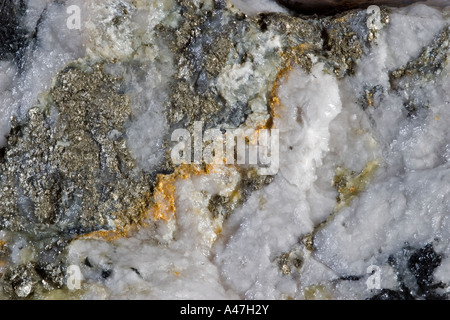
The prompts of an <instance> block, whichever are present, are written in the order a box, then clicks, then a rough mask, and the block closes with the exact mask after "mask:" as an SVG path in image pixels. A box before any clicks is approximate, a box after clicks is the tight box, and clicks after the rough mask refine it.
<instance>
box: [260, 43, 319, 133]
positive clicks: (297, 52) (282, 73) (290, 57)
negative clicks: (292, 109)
mask: <svg viewBox="0 0 450 320" xmlns="http://www.w3.org/2000/svg"><path fill="white" fill-rule="evenodd" d="M313 49H314V48H313V47H312V46H311V45H310V44H307V43H304V44H299V45H298V46H296V47H293V48H290V49H289V50H287V51H285V52H283V53H281V57H282V58H283V60H284V68H278V74H277V76H276V78H275V81H274V82H273V86H272V90H271V91H270V94H269V107H270V108H269V113H270V119H269V120H268V121H267V123H266V124H265V128H268V129H272V128H274V119H275V118H279V117H280V115H279V113H277V110H280V109H283V108H285V107H284V106H283V105H282V103H281V101H280V98H279V96H278V90H279V89H280V87H281V84H282V83H283V82H285V81H286V80H287V79H289V73H290V72H291V71H292V69H293V68H294V66H296V65H300V64H301V61H300V58H302V57H303V58H304V57H305V55H306V54H307V53H308V52H313ZM262 129H263V128H262Z"/></svg>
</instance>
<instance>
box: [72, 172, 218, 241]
mask: <svg viewBox="0 0 450 320" xmlns="http://www.w3.org/2000/svg"><path fill="white" fill-rule="evenodd" d="M222 168H223V165H219V166H218V165H212V164H211V165H206V166H200V165H189V164H183V165H180V166H179V167H177V168H175V171H174V172H173V173H172V174H169V175H164V174H160V175H158V176H157V183H156V187H155V190H154V193H153V197H152V196H151V195H150V194H148V195H146V199H141V200H140V201H138V202H137V204H136V206H135V207H134V208H132V209H130V211H132V212H134V213H136V214H137V218H136V219H133V221H130V222H129V223H126V224H124V223H123V222H120V221H119V220H116V221H114V223H115V224H116V229H115V230H100V231H94V232H91V233H89V234H86V235H82V236H79V237H77V238H76V239H93V240H106V241H114V240H117V239H119V238H126V237H129V236H130V235H131V234H132V233H133V232H135V231H137V230H138V228H139V227H145V226H147V223H146V222H145V221H146V220H147V219H149V218H153V220H154V221H161V220H162V221H166V222H168V221H170V220H172V219H174V218H175V213H176V205H175V191H176V188H175V182H176V181H177V180H179V179H183V180H185V179H190V178H192V177H194V176H201V175H208V174H212V173H220V172H223V169H222Z"/></svg>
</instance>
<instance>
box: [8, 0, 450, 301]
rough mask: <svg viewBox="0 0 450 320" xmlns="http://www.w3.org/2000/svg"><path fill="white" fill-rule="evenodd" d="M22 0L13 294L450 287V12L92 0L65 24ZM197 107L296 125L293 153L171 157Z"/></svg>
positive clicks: (220, 124) (11, 40) (172, 294)
mask: <svg viewBox="0 0 450 320" xmlns="http://www.w3.org/2000/svg"><path fill="white" fill-rule="evenodd" d="M233 2H234V3H236V5H238V4H240V5H243V2H242V1H233ZM5 3H6V7H5V8H6V9H5V10H2V11H1V17H2V18H4V20H2V21H5V22H4V23H1V26H2V29H0V40H3V41H2V43H4V44H5V45H3V46H2V47H0V60H1V62H0V88H2V89H3V90H2V92H0V98H1V99H2V102H4V105H1V106H0V108H3V109H1V110H2V114H1V115H0V123H1V124H4V125H2V127H1V128H0V129H1V130H0V134H2V136H1V137H0V138H2V139H3V133H5V137H4V138H5V143H3V142H2V141H0V147H1V149H0V198H1V201H0V273H1V274H2V278H1V282H2V287H3V293H2V294H3V296H2V297H4V298H13V299H21V298H36V299H46V298H55V297H56V298H105V299H108V298H166V299H167V298H191V299H203V298H207V299H211V298H243V299H285V298H286V299H287V298H294V299H315V298H327V299H338V298H347V299H355V298H356V299H359V298H373V299H431V298H447V293H445V292H444V291H445V290H446V289H447V288H448V287H449V286H450V276H449V274H450V273H449V272H448V268H450V267H449V266H450V264H449V261H448V258H447V256H448V252H450V251H449V249H448V248H449V244H448V231H446V226H447V223H448V222H447V220H446V218H445V214H446V212H448V203H449V202H448V190H447V188H448V187H447V184H446V181H447V177H448V160H449V159H450V156H449V154H450V153H449V152H450V151H449V148H448V139H449V137H450V134H449V133H448V129H447V127H446V126H445V121H446V119H447V118H448V117H449V112H448V108H447V107H448V106H447V105H448V100H449V99H448V93H447V91H448V90H446V88H447V87H448V83H449V80H448V79H449V70H448V52H449V26H448V25H449V13H448V11H445V10H437V9H432V8H430V7H427V6H424V5H422V6H413V7H409V8H405V9H393V8H388V7H381V8H380V10H379V12H375V11H374V12H367V11H366V10H354V11H348V12H344V13H340V14H338V15H335V16H322V17H317V16H315V17H308V18H307V17H304V16H303V15H301V16H296V15H294V14H290V13H288V12H286V11H285V12H283V10H281V9H280V10H278V9H279V7H277V6H275V4H274V3H272V4H271V5H268V4H267V3H265V4H264V5H263V7H264V8H274V10H275V8H277V11H281V12H267V10H264V11H266V12H264V13H261V14H255V10H256V9H255V8H256V7H255V4H254V3H253V4H251V2H250V1H247V2H246V6H244V7H246V9H247V10H249V11H248V12H253V13H252V14H248V15H247V14H245V13H244V12H242V11H240V10H238V9H236V8H234V7H233V6H232V5H231V4H230V3H229V2H227V1H222V0H214V1H213V0H195V1H194V0H177V1H175V0H165V1H156V0H139V1H131V0H120V1H113V0H102V1H98V2H88V1H81V0H79V1H77V2H76V4H77V5H79V6H80V8H81V12H82V17H83V19H82V20H83V32H80V31H77V30H64V31H62V34H66V33H67V35H68V36H67V40H66V39H65V38H64V37H63V36H61V37H60V38H58V39H57V40H58V41H55V37H56V35H57V34H58V33H57V32H54V31H52V30H55V29H52V28H56V29H57V28H58V27H57V26H60V28H66V24H65V23H66V21H65V19H64V18H61V17H64V14H65V9H66V7H65V6H64V5H63V4H61V3H60V2H58V1H55V2H53V1H41V2H31V1H29V2H26V1H7V2H5ZM24 8H28V10H25V9H24ZM256 11H257V10H256ZM269 11H270V10H269ZM374 19H375V20H374ZM55 26H56V27H55ZM33 30H34V31H33ZM69 35H70V36H73V37H70V36H69ZM74 39H75V40H76V41H74ZM404 39H405V40H404ZM403 40H404V41H403ZM52 43H58V44H59V46H58V47H57V48H55V49H49V48H51V47H52V45H51V44H52ZM49 52H51V53H53V54H54V55H55V56H56V57H57V58H58V59H56V60H55V62H52V61H53V60H52V59H51V57H50V58H48V56H49ZM39 61H43V62H42V63H43V64H46V68H41V67H40V65H39V64H38V62H39ZM68 61H71V62H69V63H68V64H67V62H68ZM51 70H53V71H51ZM49 74H50V75H51V76H49ZM35 79H42V83H40V82H39V83H38V82H37V81H36V80H35ZM50 79H51V80H50ZM27 90H30V92H31V93H30V94H27ZM36 90H38V91H39V92H40V94H39V95H38V94H36V92H34V91H36ZM12 102H14V103H12ZM11 115H12V116H13V117H12V118H11V117H10V116H11ZM198 122H201V129H203V130H205V129H219V132H222V133H224V132H226V131H227V130H229V129H237V128H239V129H242V132H254V131H252V130H255V129H256V130H261V129H265V130H266V129H276V130H279V140H280V141H279V142H280V147H279V154H276V155H277V156H279V159H278V160H279V172H278V173H277V174H276V175H273V176H261V175H259V174H258V170H257V169H258V166H257V165H256V164H245V165H237V164H227V165H224V164H214V165H211V164H209V163H206V161H204V162H201V163H197V164H189V163H187V164H186V163H185V164H181V165H176V164H174V163H173V162H172V159H171V150H172V148H173V147H174V145H175V143H176V142H178V141H172V138H171V135H172V133H173V132H174V131H175V130H176V129H186V130H188V131H189V132H191V133H192V131H193V130H195V128H196V123H198ZM9 127H11V130H9ZM7 132H9V133H7ZM194 140H195V139H194ZM255 140H257V139H255V136H253V135H252V134H250V136H247V137H246V139H245V140H244V141H245V144H246V145H247V146H251V145H254V144H255ZM194 143H195V141H194ZM227 143H229V142H227ZM200 146H201V147H202V148H204V147H207V146H210V143H209V142H208V141H202V142H201V144H200ZM183 152H185V151H183ZM186 152H189V151H186ZM194 153H195V151H194ZM235 160H237V157H236V159H235ZM373 266H378V267H379V268H380V270H382V274H383V278H382V281H381V283H380V286H379V288H375V289H373V288H372V289H371V288H369V287H368V286H367V283H366V281H367V280H368V279H369V276H370V275H371V274H370V272H369V273H368V272H366V271H367V270H368V267H369V268H370V267H373ZM72 267H75V269H76V270H79V271H80V273H81V274H82V278H80V279H78V280H79V281H80V287H78V288H76V289H73V288H72V287H70V284H71V283H72V282H71V281H72V280H73V277H74V274H73V273H72V271H73V268H72ZM69 270H71V271H69ZM374 270H375V269H374Z"/></svg>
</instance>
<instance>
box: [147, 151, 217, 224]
mask: <svg viewBox="0 0 450 320" xmlns="http://www.w3.org/2000/svg"><path fill="white" fill-rule="evenodd" d="M224 161H225V159H224ZM218 172H220V169H218V166H216V165H213V164H210V165H206V166H205V167H202V166H200V165H190V164H182V165H180V166H179V167H177V168H176V169H175V172H174V173H172V174H170V175H158V177H157V179H158V183H157V187H156V188H155V195H154V200H155V205H154V207H153V208H152V209H151V210H150V211H152V212H153V219H154V220H155V221H158V220H164V221H170V220H172V219H173V218H174V217H175V213H176V206H175V182H176V181H177V180H179V179H183V180H186V179H190V178H192V177H194V176H201V175H209V174H211V173H218Z"/></svg>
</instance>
